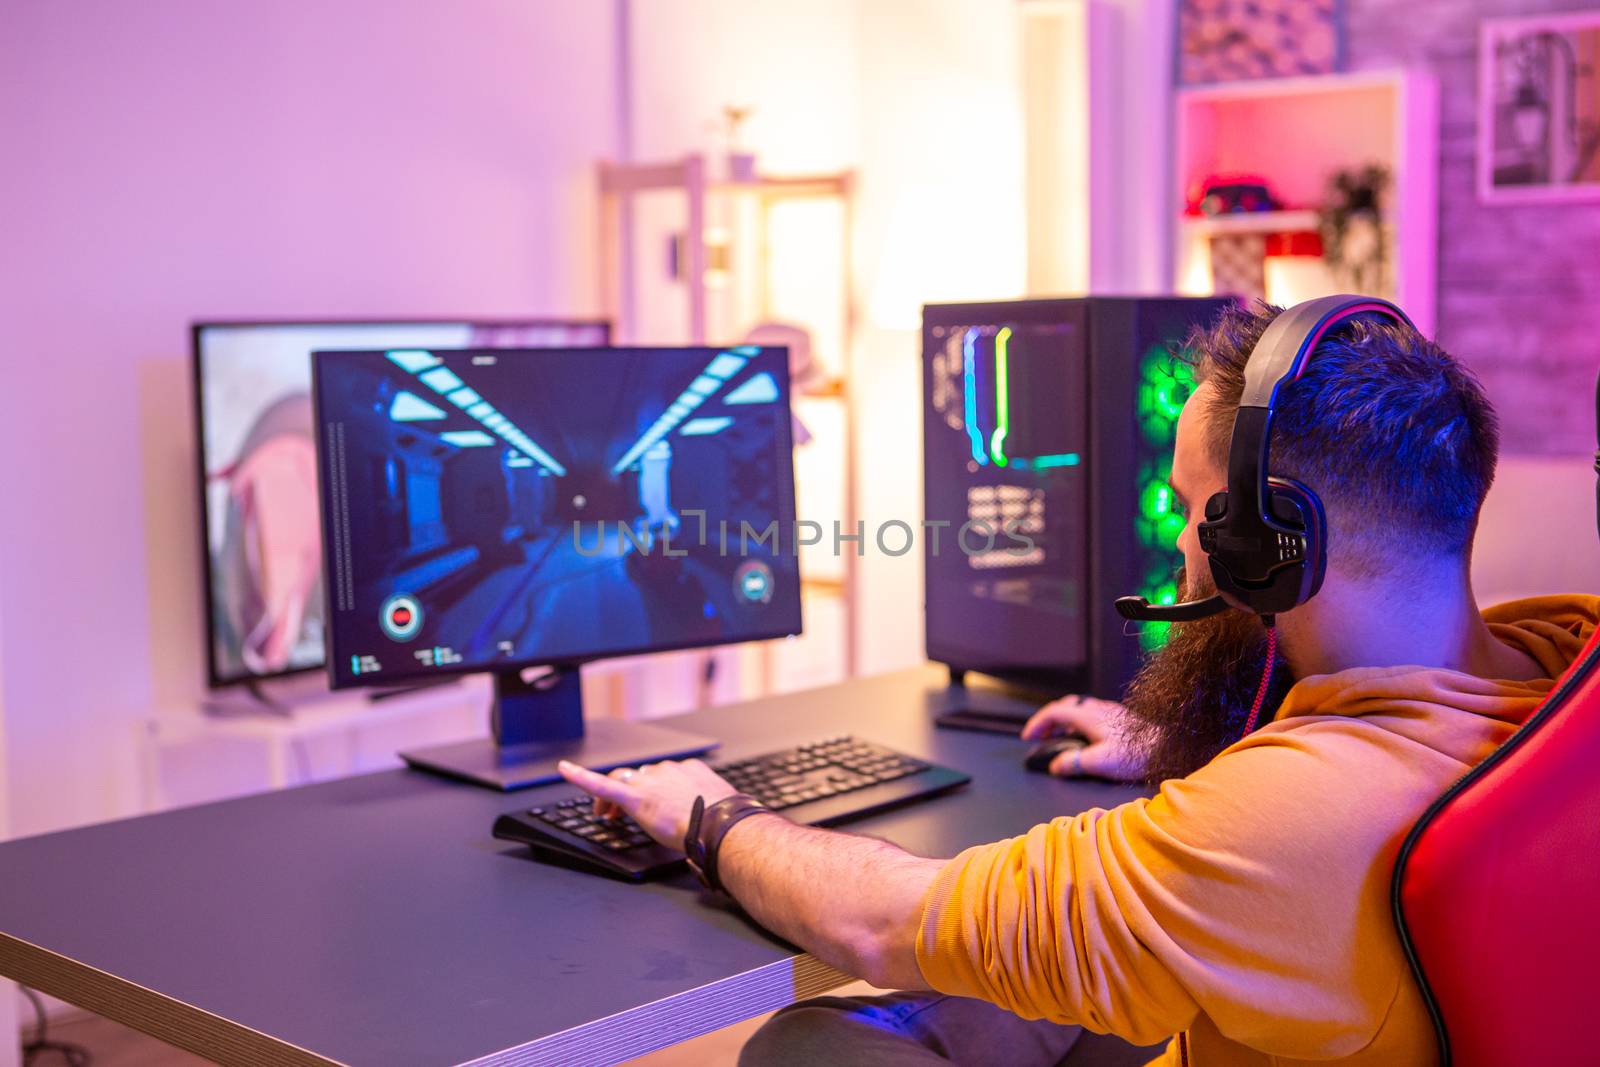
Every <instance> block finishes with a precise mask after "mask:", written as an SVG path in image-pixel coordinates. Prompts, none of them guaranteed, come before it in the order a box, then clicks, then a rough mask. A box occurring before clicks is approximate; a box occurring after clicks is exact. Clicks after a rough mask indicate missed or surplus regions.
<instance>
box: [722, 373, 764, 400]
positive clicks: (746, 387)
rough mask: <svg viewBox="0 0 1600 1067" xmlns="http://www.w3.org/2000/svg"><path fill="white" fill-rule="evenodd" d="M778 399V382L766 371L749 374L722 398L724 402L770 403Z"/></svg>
mask: <svg viewBox="0 0 1600 1067" xmlns="http://www.w3.org/2000/svg"><path fill="white" fill-rule="evenodd" d="M777 399H778V382H777V380H776V379H775V378H773V377H772V375H770V374H768V373H767V372H766V371H762V372H761V373H760V374H756V375H753V376H751V377H750V378H749V379H748V380H747V381H745V382H743V383H742V384H741V385H740V386H739V387H738V388H737V389H735V390H733V392H731V393H729V394H728V395H727V396H725V397H723V398H722V402H723V403H724V404H771V403H775V402H776V401H777Z"/></svg>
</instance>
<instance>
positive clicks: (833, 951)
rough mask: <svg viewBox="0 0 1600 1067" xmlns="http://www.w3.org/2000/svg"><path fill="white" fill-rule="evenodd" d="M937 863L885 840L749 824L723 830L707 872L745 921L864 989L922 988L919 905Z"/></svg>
mask: <svg viewBox="0 0 1600 1067" xmlns="http://www.w3.org/2000/svg"><path fill="white" fill-rule="evenodd" d="M943 866H944V861H943V860H935V859H923V858H922V857H920V856H913V855H911V854H910V853H909V852H906V851H905V850H903V849H900V848H897V847H895V846H894V845H891V844H889V843H888V842H885V841H878V840H876V839H874V838H870V837H857V836H855V835H853V834H842V833H838V832H836V831H832V830H817V829H813V828H811V827H807V826H799V825H797V824H795V823H792V822H790V821H788V820H787V819H782V818H774V817H771V816H767V815H757V816H754V817H751V818H748V819H745V820H743V821H741V822H739V823H738V824H736V825H735V826H734V827H733V828H732V829H731V830H729V831H728V834H727V836H726V837H724V838H723V840H722V846H721V849H720V850H719V854H718V859H717V872H718V875H719V877H720V878H721V881H722V884H723V885H724V886H725V887H727V889H728V891H729V892H730V893H732V894H733V896H734V898H735V899H737V900H738V901H739V903H740V905H741V906H743V908H744V909H745V911H747V912H748V913H749V914H750V916H751V917H752V918H753V919H755V920H756V921H757V922H758V923H760V924H761V925H762V926H764V927H766V928H767V929H768V930H771V931H772V932H773V933H775V934H778V935H779V936H781V937H784V938H786V939H787V940H789V941H792V942H794V943H795V944H796V945H799V946H800V947H801V948H803V949H805V950H806V951H808V952H810V953H811V954H812V955H813V956H816V957H817V958H818V959H821V960H822V961H823V962H824V963H828V964H830V965H832V966H834V967H837V968H839V969H840V970H842V971H846V972H848V973H850V974H854V975H856V976H857V977H860V978H865V979H866V980H867V981H869V982H872V983H873V984H874V985H878V986H885V987H892V988H898V989H921V988H926V983H924V982H923V980H922V972H921V970H920V969H919V968H918V966H917V956H916V944H917V926H918V923H919V922H920V920H921V918H922V901H923V898H924V897H925V896H926V895H927V892H928V887H929V886H930V885H932V884H933V879H934V876H935V875H937V874H938V873H939V870H940V868H942V867H943Z"/></svg>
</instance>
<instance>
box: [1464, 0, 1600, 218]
mask: <svg viewBox="0 0 1600 1067" xmlns="http://www.w3.org/2000/svg"><path fill="white" fill-rule="evenodd" d="M1478 195H1479V196H1480V197H1481V198H1482V199H1484V200H1489V201H1499V202H1517V201H1521V202H1527V201H1546V202H1548V201H1564V200H1600V11H1586V12H1580V13H1574V14H1568V15H1548V16H1541V17H1530V18H1508V19H1486V20H1485V21H1484V23H1483V28H1482V32H1481V36H1480V39H1479V48H1478Z"/></svg>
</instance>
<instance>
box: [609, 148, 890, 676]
mask: <svg viewBox="0 0 1600 1067" xmlns="http://www.w3.org/2000/svg"><path fill="white" fill-rule="evenodd" d="M726 171H727V173H726V174H724V175H720V176H718V175H714V174H713V173H712V166H711V164H710V162H709V161H708V160H707V158H706V157H705V156H704V155H702V154H699V153H693V154H690V155H687V156H684V157H683V158H681V159H678V160H672V161H666V162H654V163H630V164H622V163H610V162H602V163H601V164H600V165H599V174H598V179H599V193H600V249H601V258H600V292H601V294H602V300H603V306H604V308H605V310H606V313H607V314H608V315H609V316H610V317H611V319H612V321H613V323H614V325H615V329H616V333H617V335H618V336H619V337H620V338H622V339H624V340H625V341H628V342H636V341H649V342H660V341H662V340H663V339H664V338H665V337H667V336H671V335H673V334H677V335H681V336H682V337H683V340H684V341H685V343H689V344H722V343H729V344H732V343H737V342H738V341H739V340H741V339H742V338H741V336H740V335H741V334H742V332H743V331H744V330H745V329H747V328H749V327H750V326H752V325H754V324H756V323H763V322H768V321H771V320H773V319H774V318H775V317H778V316H777V315H776V312H777V310H779V309H777V308H775V306H774V288H775V287H774V284H773V273H774V260H775V258H777V257H779V256H780V255H781V248H782V245H783V243H784V237H783V231H782V228H781V227H780V226H778V225H775V215H776V213H777V212H779V211H781V210H782V208H783V206H784V205H790V204H796V203H799V202H804V201H813V202H817V201H821V202H832V203H834V204H836V205H837V208H838V225H839V248H838V262H837V263H831V264H829V265H828V267H827V270H828V272H829V273H830V274H831V276H832V277H834V278H836V279H838V295H837V306H836V307H835V308H832V309H829V310H830V311H831V313H832V314H834V315H836V316H837V324H836V325H837V330H836V331H835V336H834V338H833V346H835V347H836V349H837V352H838V358H837V360H836V362H835V365H834V366H832V367H828V368H826V371H825V373H824V374H823V375H822V377H821V379H820V380H817V381H812V382H808V383H804V385H803V387H799V386H797V388H796V389H795V391H794V401H795V407H796V409H797V413H800V414H802V416H803V409H804V408H805V407H807V406H815V405H819V404H820V405H828V406H831V407H835V408H837V412H836V415H835V416H834V417H833V418H832V419H830V421H831V422H836V423H837V425H838V427H839V433H840V438H841V440H840V452H841V468H842V469H841V471H840V479H841V483H842V485H841V489H840V493H839V497H840V506H839V511H840V515H841V522H842V524H843V526H844V528H845V529H846V530H850V529H853V528H854V527H855V523H856V518H857V502H856V440H855V427H854V422H855V415H856V413H855V412H854V411H853V409H852V397H851V391H850V387H849V383H850V380H851V371H852V366H851V351H850V350H851V343H852V339H853V337H854V335H855V332H856V329H855V327H856V321H857V309H856V306H855V285H854V282H853V279H852V277H851V261H852V255H851V227H852V225H853V210H854V197H855V185H856V179H855V174H854V172H852V171H838V172H830V173H821V174H801V175H781V176H780V175H766V174H761V173H759V172H758V170H757V168H756V166H755V161H754V160H753V159H752V158H751V157H749V156H733V157H730V158H729V160H728V165H727V167H726ZM663 207H666V208H667V209H668V210H667V212H666V214H665V216H664V215H663V211H662V209H663ZM663 217H666V218H668V219H669V220H670V221H668V222H667V223H666V224H665V231H664V230H663V224H662V219H663ZM663 232H674V233H675V234H676V235H677V239H676V240H675V241H674V243H673V248H674V252H673V255H672V256H671V257H670V258H672V259H673V260H675V262H676V267H677V270H676V276H675V277H667V278H659V277H658V278H656V280H655V284H657V285H658V286H659V285H662V284H663V283H666V284H669V285H675V286H677V287H678V288H679V289H680V290H681V292H680V293H678V294H673V293H671V292H670V289H668V290H665V296H662V297H661V299H659V300H657V301H656V305H657V306H656V307H654V308H652V307H649V306H647V305H646V304H645V302H644V301H643V300H642V299H641V295H642V293H641V291H642V289H643V288H644V287H645V286H646V285H649V284H651V278H650V276H649V275H648V274H643V273H641V268H642V267H644V268H648V267H649V266H650V265H651V264H652V263H654V262H656V261H655V258H654V257H653V256H651V255H649V254H641V248H643V249H649V248H650V247H651V237H652V236H659V235H660V234H661V233H663ZM713 237H715V238H717V239H718V240H717V241H714V240H713ZM713 279H715V280H716V281H715V283H714V282H713ZM658 295H659V294H658ZM676 299H681V301H682V305H681V309H680V310H679V312H678V313H677V314H676V315H674V316H670V317H667V318H666V321H665V324H664V321H663V316H662V315H660V314H659V313H657V314H653V315H652V314H647V312H650V311H652V310H653V311H655V312H659V311H660V307H659V305H662V304H666V303H669V302H671V301H673V300H676ZM807 325H810V324H809V323H808V324H807ZM812 333H813V336H814V337H819V332H818V331H816V330H813V331H812ZM798 466H800V464H799V463H797V467H798ZM800 473H801V472H800V471H798V470H797V482H799V480H800ZM797 490H800V491H801V492H802V495H803V493H804V489H803V486H801V485H799V484H797ZM804 555H805V554H804V553H802V568H803V570H802V573H806V571H807V570H809V571H811V572H812V573H811V576H810V577H806V578H803V579H802V593H803V595H804V596H806V597H807V598H808V601H810V602H813V603H814V599H813V598H825V599H827V600H830V601H836V602H837V610H838V612H839V616H840V620H841V624H840V625H841V637H840V643H841V649H840V658H841V663H842V670H843V674H844V677H846V678H848V677H853V676H854V675H855V674H856V672H857V657H858V650H859V644H860V642H859V632H858V631H859V614H858V613H859V599H860V598H859V596H858V595H857V589H858V586H859V582H858V576H859V565H858V563H857V560H856V557H855V556H854V554H852V553H849V552H846V553H842V554H841V559H840V567H839V569H838V571H837V573H822V574H818V573H816V571H817V569H818V568H816V567H810V568H807V567H806V561H805V558H804ZM807 614H808V619H809V618H811V617H814V615H815V613H814V612H812V611H810V609H809V608H808V612H807ZM757 669H758V672H759V675H760V677H759V681H758V689H759V690H760V691H771V690H772V689H773V688H774V676H775V668H774V656H773V649H772V644H771V643H768V644H767V645H765V646H763V650H762V653H761V655H760V657H759V661H758V667H757ZM707 699H708V694H702V701H701V702H702V703H705V702H706V701H707Z"/></svg>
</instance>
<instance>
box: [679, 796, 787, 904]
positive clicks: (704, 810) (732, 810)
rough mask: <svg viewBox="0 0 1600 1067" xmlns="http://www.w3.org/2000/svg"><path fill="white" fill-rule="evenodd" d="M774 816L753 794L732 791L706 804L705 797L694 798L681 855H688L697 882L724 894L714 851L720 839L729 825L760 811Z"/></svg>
mask: <svg viewBox="0 0 1600 1067" xmlns="http://www.w3.org/2000/svg"><path fill="white" fill-rule="evenodd" d="M763 811H764V812H767V813H768V814H772V815H776V814H777V812H775V811H773V810H772V809H771V808H769V807H767V806H766V805H765V804H763V803H761V801H759V800H757V799H756V798H755V797H752V796H748V795H746V794H744V793H735V794H733V796H731V797H723V798H722V799H721V800H719V801H717V802H716V803H715V804H712V805H711V806H710V807H707V806H706V798H705V797H695V798H694V808H693V809H692V810H690V812H689V831H688V833H686V834H684V835H683V854H684V855H685V856H686V857H688V860H689V869H690V870H692V871H694V873H695V877H696V878H698V879H700V884H701V885H703V886H705V887H706V888H707V889H710V890H713V891H715V892H718V893H726V892H727V890H726V889H724V888H723V886H722V880H721V879H720V878H718V877H717V851H718V849H720V848H721V847H722V839H723V838H724V837H726V836H727V833H728V831H729V830H731V829H733V824H734V823H736V822H739V821H740V820H741V819H746V818H748V817H750V816H751V815H756V814H759V813H761V812H763Z"/></svg>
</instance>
